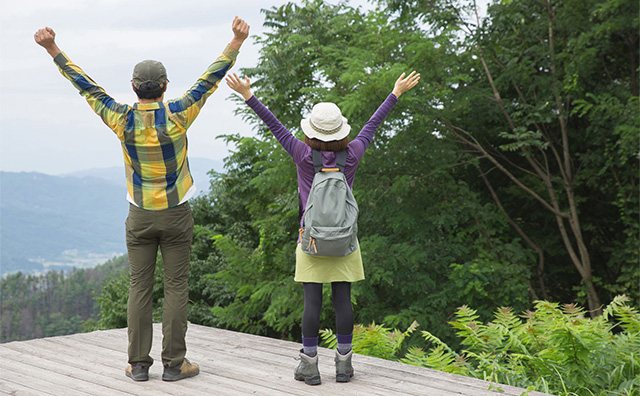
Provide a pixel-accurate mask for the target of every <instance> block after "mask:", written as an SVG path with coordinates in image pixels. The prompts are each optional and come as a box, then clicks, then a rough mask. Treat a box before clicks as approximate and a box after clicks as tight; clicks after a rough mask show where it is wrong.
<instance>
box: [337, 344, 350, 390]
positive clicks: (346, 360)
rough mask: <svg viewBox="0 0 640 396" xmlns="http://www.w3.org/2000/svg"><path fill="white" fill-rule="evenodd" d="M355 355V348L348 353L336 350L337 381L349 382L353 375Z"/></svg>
mask: <svg viewBox="0 0 640 396" xmlns="http://www.w3.org/2000/svg"><path fill="white" fill-rule="evenodd" d="M352 356H353V350H351V351H349V352H348V353H347V354H346V355H341V354H340V352H338V351H337V350H336V358H335V362H336V382H349V380H350V379H351V377H353V366H352V365H351V357H352Z"/></svg>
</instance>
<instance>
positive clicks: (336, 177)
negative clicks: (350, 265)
mask: <svg viewBox="0 0 640 396" xmlns="http://www.w3.org/2000/svg"><path fill="white" fill-rule="evenodd" d="M346 162H347V150H343V151H340V152H338V153H337V158H336V166H337V167H336V168H324V167H323V166H322V155H321V153H320V151H317V150H313V166H314V168H315V175H314V176H313V184H312V185H311V190H310V191H309V199H308V200H307V208H306V210H305V212H304V216H303V218H302V228H301V229H300V239H301V241H302V246H301V247H302V251H303V252H305V253H307V254H311V255H314V256H331V257H344V256H346V255H348V254H350V253H353V252H354V251H355V250H356V249H358V204H357V203H356V199H355V198H354V197H353V193H352V192H351V189H350V188H349V184H347V179H346V178H345V176H344V167H345V164H346Z"/></svg>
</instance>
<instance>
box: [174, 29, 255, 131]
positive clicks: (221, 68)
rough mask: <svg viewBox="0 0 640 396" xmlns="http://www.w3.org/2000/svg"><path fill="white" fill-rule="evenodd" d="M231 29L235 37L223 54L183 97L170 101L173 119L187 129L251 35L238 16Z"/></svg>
mask: <svg viewBox="0 0 640 396" xmlns="http://www.w3.org/2000/svg"><path fill="white" fill-rule="evenodd" d="M231 30H232V31H233V38H232V39H231V41H230V42H229V45H227V46H226V48H225V49H224V51H222V55H220V56H219V57H218V58H217V59H216V60H215V61H214V62H213V63H212V64H211V65H210V66H209V67H208V68H207V70H206V71H205V72H204V73H203V74H202V75H201V76H200V78H199V79H198V81H196V83H195V84H194V85H193V86H192V87H191V88H189V90H188V91H187V92H186V93H185V94H184V95H182V97H180V98H178V99H174V100H170V101H169V102H168V105H169V110H170V111H171V113H173V117H174V118H173V120H174V121H175V122H178V123H180V124H182V126H183V127H184V129H185V131H186V129H188V128H189V127H190V126H191V124H192V123H193V121H194V120H195V119H196V117H197V116H198V114H199V113H200V109H202V106H203V105H204V103H205V102H206V100H207V98H208V97H209V96H211V94H212V93H213V92H215V90H216V89H218V84H219V83H220V80H222V79H223V78H224V76H225V75H226V74H227V72H228V71H229V69H231V67H232V66H233V65H234V63H235V61H236V57H237V56H238V50H239V49H240V47H241V46H242V43H244V41H245V40H246V39H247V37H249V25H248V24H247V23H246V22H245V21H244V20H242V19H240V18H238V17H235V18H234V20H233V22H232V24H231Z"/></svg>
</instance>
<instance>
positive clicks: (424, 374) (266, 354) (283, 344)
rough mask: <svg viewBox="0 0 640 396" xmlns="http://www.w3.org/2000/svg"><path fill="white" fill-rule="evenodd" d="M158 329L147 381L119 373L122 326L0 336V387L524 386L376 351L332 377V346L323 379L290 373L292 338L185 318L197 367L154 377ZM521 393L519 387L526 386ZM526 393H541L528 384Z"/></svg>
mask: <svg viewBox="0 0 640 396" xmlns="http://www.w3.org/2000/svg"><path fill="white" fill-rule="evenodd" d="M160 347H161V330H160V325H158V324H156V325H154V344H153V349H152V356H153V358H154V359H156V362H155V364H154V365H153V366H151V368H150V370H149V377H150V378H149V381H146V382H134V381H132V380H131V379H129V378H127V377H126V376H125V375H124V368H125V367H126V365H127V353H126V351H127V331H126V329H116V330H107V331H95V332H92V333H85V334H74V335H70V336H61V337H51V338H42V339H36V340H30V341H20V342H10V343H6V344H0V395H5V394H8V395H38V396H40V395H55V396H74V395H78V396H80V395H82V396H87V395H105V396H107V395H108V396H119V395H149V396H159V395H180V396H183V395H189V396H198V395H224V396H227V395H229V396H232V395H276V396H278V395H345V396H358V395H363V396H365V395H366V396H374V395H380V396H392V395H403V396H413V395H415V396H418V395H419V396H460V395H465V396H495V395H513V396H515V395H518V396H519V395H521V394H522V393H523V392H524V390H523V389H519V388H514V387H510V386H504V385H500V388H501V389H502V390H503V392H498V391H491V390H489V389H490V386H491V385H493V386H494V387H495V385H496V384H491V383H489V382H485V381H480V380H477V379H472V378H467V377H463V376H458V375H453V374H447V373H442V372H439V371H434V370H430V369H426V368H421V367H415V366H410V365H405V364H402V363H397V362H391V361H387V360H383V359H378V358H372V357H368V356H362V355H354V358H353V364H354V368H355V377H354V378H353V379H352V381H351V382H349V383H346V384H342V383H336V382H335V368H334V365H333V356H334V355H333V353H334V352H333V351H331V350H328V349H325V348H320V349H319V356H320V374H321V376H322V384H321V385H319V386H309V385H305V384H304V382H298V381H295V380H294V379H293V370H294V368H295V367H296V365H297V362H296V361H295V360H294V357H296V356H297V354H298V350H299V348H300V346H299V345H298V344H297V343H294V342H289V341H282V340H275V339H271V338H266V337H260V336H255V335H249V334H242V333H236V332H232V331H227V330H220V329H215V328H210V327H205V326H199V325H193V324H191V325H189V330H188V332H187V347H188V352H187V357H188V358H189V359H190V360H191V361H193V362H196V363H198V364H200V375H198V376H196V377H194V378H189V379H185V380H182V381H177V382H173V383H171V382H164V381H162V380H161V376H162V364H161V362H160ZM525 394H526V393H525ZM528 395H530V396H541V395H544V394H543V393H539V392H530V393H529V394H528Z"/></svg>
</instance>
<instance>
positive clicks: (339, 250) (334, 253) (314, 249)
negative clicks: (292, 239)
mask: <svg viewBox="0 0 640 396" xmlns="http://www.w3.org/2000/svg"><path fill="white" fill-rule="evenodd" d="M357 228H358V226H357V224H353V225H349V226H346V227H321V226H312V227H309V228H308V230H305V232H303V233H302V239H301V243H302V245H301V247H302V251H303V252H305V253H307V254H310V255H313V256H328V257H344V256H346V255H349V254H351V253H353V252H354V251H356V249H357V248H358V237H357V232H358V230H357Z"/></svg>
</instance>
